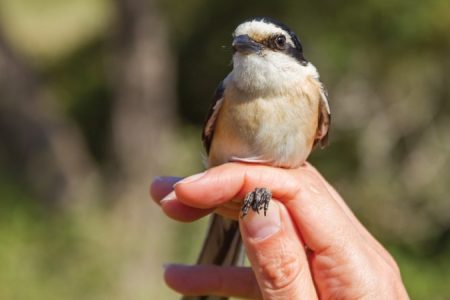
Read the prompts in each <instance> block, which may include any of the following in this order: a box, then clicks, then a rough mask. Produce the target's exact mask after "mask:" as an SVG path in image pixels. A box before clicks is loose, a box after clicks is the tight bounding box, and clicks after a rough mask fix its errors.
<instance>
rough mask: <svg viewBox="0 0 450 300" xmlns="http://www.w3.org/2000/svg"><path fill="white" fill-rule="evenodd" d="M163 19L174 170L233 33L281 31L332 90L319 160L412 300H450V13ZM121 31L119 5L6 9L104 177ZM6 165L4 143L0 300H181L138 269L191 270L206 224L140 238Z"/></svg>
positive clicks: (282, 6)
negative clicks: (274, 25)
mask: <svg viewBox="0 0 450 300" xmlns="http://www.w3.org/2000/svg"><path fill="white" fill-rule="evenodd" d="M160 8H161V9H162V13H163V14H162V17H163V18H165V20H166V22H167V25H168V27H169V35H168V37H169V42H170V45H171V51H172V54H173V61H174V63H175V69H176V75H177V78H176V81H175V82H173V83H172V84H173V86H174V89H176V91H177V95H178V99H177V104H178V105H177V109H178V111H177V117H178V119H179V121H178V122H175V120H174V123H177V124H178V127H177V134H176V136H175V138H174V139H172V140H175V141H178V142H176V143H175V144H174V145H173V148H174V149H175V150H174V152H173V153H174V154H175V155H176V156H177V158H176V161H175V159H174V161H173V164H172V165H168V166H167V174H170V173H172V174H174V175H180V176H183V175H187V174H190V173H192V172H196V171H198V170H200V169H201V163H200V159H201V145H200V141H199V132H200V125H201V123H202V121H203V117H204V114H205V112H206V109H207V107H208V106H209V103H210V97H211V95H212V92H213V91H214V89H215V87H216V85H217V84H218V82H219V81H220V80H222V79H223V78H224V76H225V75H226V74H227V72H229V70H230V69H231V65H230V61H231V51H230V47H229V43H230V39H231V36H230V34H231V32H232V30H233V29H234V27H235V26H236V25H237V24H239V23H240V22H241V21H242V20H244V19H247V18H249V17H252V16H259V15H269V16H271V17H274V18H277V19H280V20H282V21H284V22H285V23H286V24H288V25H289V26H290V27H291V28H293V29H294V30H295V31H296V32H297V34H298V35H299V37H300V39H301V41H302V42H303V45H304V49H305V56H306V58H307V59H309V60H311V61H312V62H313V63H314V64H315V65H316V66H317V68H318V70H319V71H320V74H321V76H322V80H323V82H324V83H325V85H326V86H327V88H328V90H329V94H330V103H331V109H332V112H333V116H332V117H333V122H332V130H331V143H330V146H329V147H328V148H327V149H326V150H324V151H315V152H314V153H313V155H312V157H311V161H312V162H313V163H314V164H315V165H316V166H317V167H318V168H319V170H320V171H321V172H322V173H323V174H324V175H325V176H326V177H327V178H328V179H329V180H330V182H331V183H332V184H333V185H334V186H336V187H337V189H338V190H339V191H340V192H341V194H342V195H343V196H344V198H345V199H346V200H347V201H348V203H349V205H350V206H351V207H352V209H353V210H354V211H355V214H356V215H357V216H358V217H359V218H360V219H361V220H362V222H363V223H364V224H365V225H366V226H367V227H368V228H369V230H370V231H371V232H373V233H374V234H375V235H376V237H377V238H378V239H379V240H381V242H382V243H383V244H384V245H386V246H387V247H388V249H389V250H390V251H391V252H392V253H393V255H394V256H395V257H396V259H397V261H398V263H399V264H400V267H401V270H402V273H403V278H404V281H405V284H406V286H407V288H408V291H409V292H410V295H411V298H413V299H450V287H449V285H448V282H449V281H450V271H449V270H450V201H449V196H448V195H449V194H450V176H449V171H448V170H450V135H449V134H448V128H450V55H449V53H450V39H449V38H448V37H449V36H450V17H449V16H450V2H449V1H447V0H430V1H416V0H413V1H407V0H395V1H387V0H381V1H380V0H377V1H375V0H369V1H354V0H347V1H340V2H336V1H330V0H325V1H320V2H317V1H315V2H314V1H289V0H285V1H277V2H273V1H268V0H264V1H261V0H260V1H247V2H242V1H237V0H229V1H207V0H190V1H183V2H181V1H176V0H168V1H164V2H163V1H161V3H160ZM117 27H118V22H117V7H116V6H115V4H114V2H109V1H105V0H91V1H88V0H76V1H56V0H39V1H36V0H14V1H11V0H10V1H8V0H0V28H1V30H2V31H4V33H5V35H6V36H7V38H8V42H9V43H10V44H11V45H12V47H13V49H14V50H15V51H16V52H17V53H20V55H23V56H24V57H25V59H26V62H27V63H28V64H29V65H30V66H31V67H32V68H33V70H34V71H35V72H36V73H37V74H38V77H39V78H40V79H41V83H42V85H43V88H42V90H43V93H44V94H46V95H49V97H48V99H50V100H49V101H53V102H54V103H55V105H57V106H58V107H59V108H60V109H61V111H62V112H63V114H64V115H63V117H64V118H66V119H67V120H70V122H73V124H75V125H76V126H77V127H78V128H79V129H80V131H81V133H82V136H83V139H84V140H85V141H86V143H87V145H88V151H89V155H90V156H92V157H93V158H94V160H95V162H96V165H97V166H98V168H99V169H101V170H102V171H101V172H100V174H101V177H102V178H103V177H104V178H109V177H111V176H112V175H114V173H115V170H114V168H113V167H111V166H114V162H111V147H112V145H111V143H110V135H111V131H112V128H113V126H112V112H111V110H112V109H111V107H112V105H113V102H114V93H115V92H116V90H115V86H114V84H113V83H112V82H113V81H112V80H111V77H112V76H113V75H112V74H111V73H113V72H114V71H117V68H116V65H117V64H119V63H120V62H118V61H117V60H116V59H115V58H114V55H113V52H114V49H113V48H114V47H116V46H117V45H115V44H114V35H115V34H116V33H117V30H118V29H117ZM0 77H1V76H0ZM0 86H1V85H0ZM157 159H158V158H156V157H155V160H157ZM7 162H8V156H7V154H6V152H4V151H3V149H1V147H0V168H1V169H0V199H1V200H0V265H1V266H2V267H1V268H0V298H1V299H129V298H132V299H148V298H149V297H150V298H153V299H170V298H173V297H174V295H173V293H171V292H169V291H168V290H167V288H165V287H164V285H163V283H162V279H161V273H162V271H161V270H159V269H151V270H148V269H143V270H141V269H139V267H141V268H145V267H148V266H153V264H142V266H138V262H137V260H135V258H136V257H140V258H142V259H143V261H146V260H149V259H150V260H156V261H157V263H158V264H160V263H161V262H162V261H164V260H168V261H173V260H177V261H184V262H187V261H189V262H190V261H192V260H193V258H194V257H195V256H196V251H197V248H198V246H199V241H200V240H201V236H202V234H203V232H202V231H201V228H203V226H204V223H200V224H193V225H178V224H173V223H171V222H165V223H161V225H160V226H155V227H151V226H149V227H150V228H144V227H145V226H146V225H148V224H153V225H155V224H154V223H145V222H144V221H142V222H141V221H138V220H136V214H135V212H133V211H132V210H131V209H130V210H128V208H127V207H123V206H122V204H120V203H119V204H116V206H118V207H119V209H117V208H116V209H114V208H112V207H111V206H109V205H103V204H104V202H105V201H104V200H101V199H98V198H103V197H107V196H104V194H102V193H101V192H100V193H99V195H100V196H99V195H89V196H88V197H87V198H89V199H88V200H89V204H88V205H87V206H85V207H83V208H76V209H71V210H65V211H58V212H55V211H51V210H48V209H47V208H46V207H45V206H42V205H40V201H42V200H43V199H39V197H37V196H36V195H34V194H33V193H32V190H30V189H29V188H28V187H27V184H26V181H23V180H21V178H20V176H16V175H14V176H12V175H11V174H20V172H21V170H20V169H19V170H13V169H12V168H11V166H9V164H8V163H7ZM155 175H156V174H155ZM143 189H146V187H143ZM102 195H103V196H102ZM97 197H98V198H97ZM138 206H139V207H141V208H142V207H145V209H142V210H143V211H145V212H146V213H147V212H148V215H149V216H150V213H151V211H152V210H155V209H156V208H155V207H154V206H151V207H150V208H148V206H149V205H148V203H147V199H140V200H139V201H138ZM130 216H134V217H135V218H134V219H133V218H130ZM149 218H150V217H149ZM161 226H165V227H166V229H165V231H166V232H167V236H164V237H161V229H160V227H161ZM167 245H168V246H167ZM167 248H169V249H167ZM147 250H148V252H146V251H147ZM135 269H139V271H138V272H136V271H132V270H135Z"/></svg>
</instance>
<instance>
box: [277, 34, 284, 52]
mask: <svg viewBox="0 0 450 300" xmlns="http://www.w3.org/2000/svg"><path fill="white" fill-rule="evenodd" d="M275 45H276V46H277V48H278V49H284V46H285V45H286V37H285V36H284V35H278V36H276V37H275Z"/></svg>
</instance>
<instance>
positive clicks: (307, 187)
mask: <svg viewBox="0 0 450 300" xmlns="http://www.w3.org/2000/svg"><path fill="white" fill-rule="evenodd" d="M311 174H312V172H311V171H310V170H308V169H307V168H306V167H301V168H298V169H295V170H287V169H281V168H274V167H269V166H255V165H246V164H241V163H228V164H224V165H220V166H217V167H214V168H211V169H209V170H208V171H207V172H206V174H205V175H204V176H202V177H201V178H200V179H198V180H195V181H190V182H187V183H183V182H180V183H178V184H177V185H176V186H175V193H176V196H177V199H178V200H179V201H180V202H182V203H184V204H186V205H188V206H192V207H197V208H204V209H206V208H213V207H216V206H219V205H221V204H223V203H225V202H227V201H230V200H231V199H233V198H243V197H244V195H245V194H247V193H248V192H250V191H252V190H253V189H254V188H256V187H269V188H270V190H271V192H272V197H273V198H274V199H277V200H279V201H281V202H282V203H283V204H284V205H285V206H286V207H287V209H288V211H289V212H290V214H291V216H292V218H293V221H294V223H295V224H297V229H298V230H299V231H300V233H301V236H302V237H303V238H304V240H305V243H306V244H307V245H308V247H309V248H311V249H312V250H314V251H320V250H322V249H327V248H329V247H335V246H339V247H341V248H342V247H345V246H346V245H347V244H348V242H349V240H352V239H354V238H356V237H357V235H358V233H357V231H356V229H355V227H354V225H353V224H352V223H351V222H350V220H349V218H348V217H347V215H346V214H345V213H344V212H343V211H342V209H341V208H340V207H339V205H338V204H337V203H336V202H335V201H334V200H333V198H332V197H331V196H330V194H329V192H328V191H327V189H326V187H325V185H324V184H323V183H322V182H321V181H320V180H318V179H317V178H314V176H312V175H311Z"/></svg>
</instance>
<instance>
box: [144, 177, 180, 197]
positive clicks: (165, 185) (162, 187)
mask: <svg viewBox="0 0 450 300" xmlns="http://www.w3.org/2000/svg"><path fill="white" fill-rule="evenodd" d="M181 179H182V178H181V177H171V176H164V177H155V178H154V179H153V181H152V183H151V185H150V196H151V197H152V199H153V200H154V201H155V202H156V203H158V204H159V202H160V201H161V199H162V198H164V197H165V196H166V195H167V194H169V193H170V192H171V191H173V185H174V184H175V183H176V182H178V181H180V180H181Z"/></svg>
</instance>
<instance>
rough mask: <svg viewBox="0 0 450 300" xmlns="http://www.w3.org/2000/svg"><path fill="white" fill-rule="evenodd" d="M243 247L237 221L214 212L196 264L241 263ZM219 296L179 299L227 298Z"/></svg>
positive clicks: (207, 299) (223, 299) (217, 299)
mask: <svg viewBox="0 0 450 300" xmlns="http://www.w3.org/2000/svg"><path fill="white" fill-rule="evenodd" d="M243 261H244V248H243V246H242V238H241V235H240V232H239V223H238V222H237V221H233V220H231V219H226V218H224V217H222V216H220V215H217V214H214V215H213V216H212V218H211V223H210V225H209V229H208V234H207V235H206V238H205V241H204V242H203V247H202V251H201V252H200V256H199V258H198V261H197V264H209V265H211V264H212V265H219V266H232V265H237V264H242V263H243ZM227 299H228V298H227V297H220V296H207V295H205V296H183V297H182V298H181V300H227Z"/></svg>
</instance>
